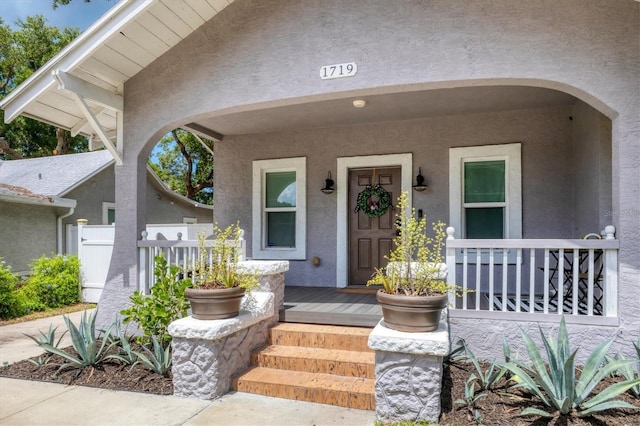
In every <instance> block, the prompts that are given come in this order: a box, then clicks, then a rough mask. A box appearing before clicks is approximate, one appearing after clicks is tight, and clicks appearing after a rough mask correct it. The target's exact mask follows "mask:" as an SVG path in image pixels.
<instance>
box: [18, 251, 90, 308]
mask: <svg viewBox="0 0 640 426" xmlns="http://www.w3.org/2000/svg"><path fill="white" fill-rule="evenodd" d="M31 269H32V276H31V277H30V278H29V279H28V281H27V285H26V287H27V288H25V289H24V290H23V292H24V294H25V296H28V298H29V299H31V297H33V295H35V296H36V298H37V300H38V301H39V302H40V304H42V305H43V306H44V307H46V308H60V307H62V306H66V305H72V304H74V303H78V302H80V288H79V275H80V262H79V260H78V257H77V256H73V255H56V256H53V257H51V258H47V257H44V256H43V257H41V258H40V259H37V260H35V261H34V262H33V263H32V264H31ZM25 298H27V297H25Z"/></svg>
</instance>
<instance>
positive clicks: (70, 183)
mask: <svg viewBox="0 0 640 426" xmlns="http://www.w3.org/2000/svg"><path fill="white" fill-rule="evenodd" d="M145 182H146V184H145V189H146V194H147V196H146V208H147V210H148V212H149V215H148V221H149V223H183V222H187V221H188V222H192V223H193V222H204V223H211V221H212V219H213V217H212V207H211V206H201V205H198V204H197V203H194V202H193V201H191V200H189V199H187V198H186V197H183V196H181V195H179V194H177V193H175V192H173V191H171V190H169V189H168V188H167V187H166V186H165V185H164V184H163V183H162V182H161V181H160V179H159V178H158V177H157V176H156V175H155V174H154V173H153V172H151V170H150V169H149V170H148V171H147V175H146V180H145ZM115 201H116V198H115V173H114V160H113V157H112V156H111V153H110V152H109V151H107V150H104V151H94V152H86V153H81V154H68V155H58V156H52V157H40V158H30V159H24V160H10V161H0V222H1V223H2V226H1V227H0V257H3V258H4V260H5V261H6V262H7V263H8V264H10V265H11V266H12V267H13V270H14V271H19V272H25V271H28V269H29V267H28V265H29V263H31V262H32V261H33V260H34V259H37V258H38V257H40V256H43V255H46V256H49V255H51V254H52V253H75V252H77V234H76V233H75V232H74V230H75V225H76V223H77V220H78V219H86V220H87V221H88V223H89V224H92V225H108V224H112V223H113V222H114V221H115V220H116V217H117V213H118V211H119V209H117V208H116V203H115Z"/></svg>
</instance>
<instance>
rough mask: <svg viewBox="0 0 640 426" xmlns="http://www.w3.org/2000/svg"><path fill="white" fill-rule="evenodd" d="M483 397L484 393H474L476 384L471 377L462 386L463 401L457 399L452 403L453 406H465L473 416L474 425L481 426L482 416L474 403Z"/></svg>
mask: <svg viewBox="0 0 640 426" xmlns="http://www.w3.org/2000/svg"><path fill="white" fill-rule="evenodd" d="M485 396H487V395H486V394H484V393H476V382H475V379H474V378H473V375H472V376H471V377H469V378H468V379H467V381H466V382H465V384H464V399H462V398H458V399H456V400H455V401H453V402H454V404H460V405H465V406H466V407H467V409H468V410H469V412H470V413H471V415H472V416H473V418H474V420H475V422H476V424H481V423H482V416H481V415H480V410H478V409H476V403H477V402H478V400H479V399H480V398H484V397H485Z"/></svg>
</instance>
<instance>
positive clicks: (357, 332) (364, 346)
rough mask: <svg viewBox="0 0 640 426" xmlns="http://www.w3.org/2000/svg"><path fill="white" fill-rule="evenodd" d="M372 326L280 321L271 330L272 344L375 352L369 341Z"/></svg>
mask: <svg viewBox="0 0 640 426" xmlns="http://www.w3.org/2000/svg"><path fill="white" fill-rule="evenodd" d="M371 330H372V329H371V328H362V327H342V326H335V325H318V324H298V323H279V324H278V325H276V326H275V327H273V328H272V329H271V331H270V341H271V344H272V345H283V346H304V347H310V348H324V349H338V350H345V351H361V352H373V351H372V350H371V349H369V346H368V341H369V334H371Z"/></svg>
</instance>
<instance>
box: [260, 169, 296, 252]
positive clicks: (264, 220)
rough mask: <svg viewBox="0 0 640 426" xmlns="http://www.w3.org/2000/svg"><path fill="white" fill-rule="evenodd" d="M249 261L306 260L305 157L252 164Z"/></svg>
mask: <svg viewBox="0 0 640 426" xmlns="http://www.w3.org/2000/svg"><path fill="white" fill-rule="evenodd" d="M253 258H254V259H305V258H306V158H304V157H299V158H286V159H279V160H259V161H254V162H253Z"/></svg>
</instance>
